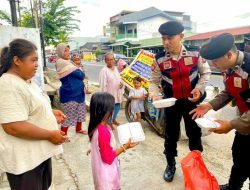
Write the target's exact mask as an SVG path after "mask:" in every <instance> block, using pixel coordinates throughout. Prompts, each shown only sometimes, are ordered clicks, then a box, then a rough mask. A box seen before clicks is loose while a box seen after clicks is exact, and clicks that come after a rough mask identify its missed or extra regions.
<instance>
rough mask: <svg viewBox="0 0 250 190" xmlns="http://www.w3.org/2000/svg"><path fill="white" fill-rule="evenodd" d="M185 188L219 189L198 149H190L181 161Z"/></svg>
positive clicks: (196, 189)
mask: <svg viewBox="0 0 250 190" xmlns="http://www.w3.org/2000/svg"><path fill="white" fill-rule="evenodd" d="M181 168H182V172H183V175H184V185H185V190H220V188H219V185H218V182H217V180H216V178H215V177H214V176H213V174H211V173H210V172H209V171H208V169H207V167H206V165H205V163H204V161H203V159H202V156H201V152H200V151H198V150H193V151H191V152H190V153H189V154H188V155H187V156H186V157H185V158H183V159H182V161H181Z"/></svg>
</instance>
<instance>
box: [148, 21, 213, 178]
mask: <svg viewBox="0 0 250 190" xmlns="http://www.w3.org/2000/svg"><path fill="white" fill-rule="evenodd" d="M183 31H184V27H183V25H182V24H181V23H180V22H177V21H169V22H166V23H163V24H162V25H161V26H160V27H159V32H160V34H161V35H162V43H163V46H164V51H162V52H160V53H158V54H157V55H156V56H155V62H154V64H153V66H152V69H151V70H152V72H151V81H150V87H149V93H150V96H151V97H152V98H153V101H155V100H157V99H159V97H157V95H158V93H159V88H158V86H159V84H160V83H161V86H162V89H163V93H164V98H171V97H174V98H176V99H177V101H176V103H175V105H174V106H172V107H169V108H166V109H165V119H166V125H165V143H164V146H165V150H164V154H165V156H166V159H167V163H168V165H167V167H166V169H165V171H164V174H163V178H164V180H166V181H167V182H171V181H172V180H173V178H174V174H175V170H176V167H175V165H176V161H175V157H176V156H177V141H178V139H179V134H180V121H181V118H182V117H183V118H184V121H185V129H186V134H187V136H188V138H189V149H190V150H200V151H202V150H203V148H202V143H201V129H200V128H199V127H198V126H197V124H196V123H195V122H194V121H193V120H192V117H191V116H190V115H189V112H190V111H191V110H192V109H194V108H195V107H196V105H197V103H198V102H200V101H201V99H202V97H204V94H205V86H206V84H207V82H208V80H209V78H210V75H211V71H210V68H209V65H208V63H207V62H206V61H205V60H204V59H202V58H201V57H200V56H199V52H193V51H192V52H190V51H187V50H186V48H185V47H184V46H183V45H182V43H181V41H182V40H183V38H184V34H183V33H182V32H183Z"/></svg>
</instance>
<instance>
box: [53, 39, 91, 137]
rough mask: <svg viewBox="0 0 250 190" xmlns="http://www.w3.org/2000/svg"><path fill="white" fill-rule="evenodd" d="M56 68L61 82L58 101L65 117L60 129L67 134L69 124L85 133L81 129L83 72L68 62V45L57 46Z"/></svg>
mask: <svg viewBox="0 0 250 190" xmlns="http://www.w3.org/2000/svg"><path fill="white" fill-rule="evenodd" d="M56 52H57V56H58V59H57V61H56V70H57V74H58V76H59V79H60V81H61V83H62V85H61V87H60V92H59V93H60V102H61V104H62V106H63V108H64V111H65V114H66V116H67V119H66V120H65V121H64V122H63V123H62V125H61V131H63V132H64V133H65V134H67V131H68V128H69V127H70V126H76V132H77V133H81V134H87V131H85V130H83V129H82V122H84V121H85V116H86V105H85V93H84V83H83V80H84V77H85V74H84V72H83V71H82V70H81V69H80V68H79V67H78V66H75V65H74V64H72V63H71V62H70V52H69V46H68V45H67V44H64V43H60V44H58V46H57V50H56Z"/></svg>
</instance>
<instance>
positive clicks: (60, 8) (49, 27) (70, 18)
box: [43, 0, 80, 45]
mask: <svg viewBox="0 0 250 190" xmlns="http://www.w3.org/2000/svg"><path fill="white" fill-rule="evenodd" d="M64 1H65V0H48V1H47V2H45V3H44V4H43V8H44V10H43V12H44V14H43V20H44V38H45V43H46V45H57V44H58V43H59V42H67V40H68V36H69V35H70V34H72V33H73V32H74V31H75V30H79V23H80V20H77V19H75V18H74V16H75V14H76V13H79V12H80V11H79V10H77V7H76V6H71V7H65V6H64Z"/></svg>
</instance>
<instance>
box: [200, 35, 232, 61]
mask: <svg viewBox="0 0 250 190" xmlns="http://www.w3.org/2000/svg"><path fill="white" fill-rule="evenodd" d="M233 45H234V37H233V35H232V34H229V33H223V34H220V35H218V36H215V37H212V38H211V39H210V40H208V42H207V43H206V44H204V45H203V46H202V47H201V50H200V55H201V56H202V57H203V58H204V59H208V60H213V59H217V58H220V57H222V56H224V55H225V54H226V53H227V52H228V51H229V50H230V49H231V48H232V47H233Z"/></svg>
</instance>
